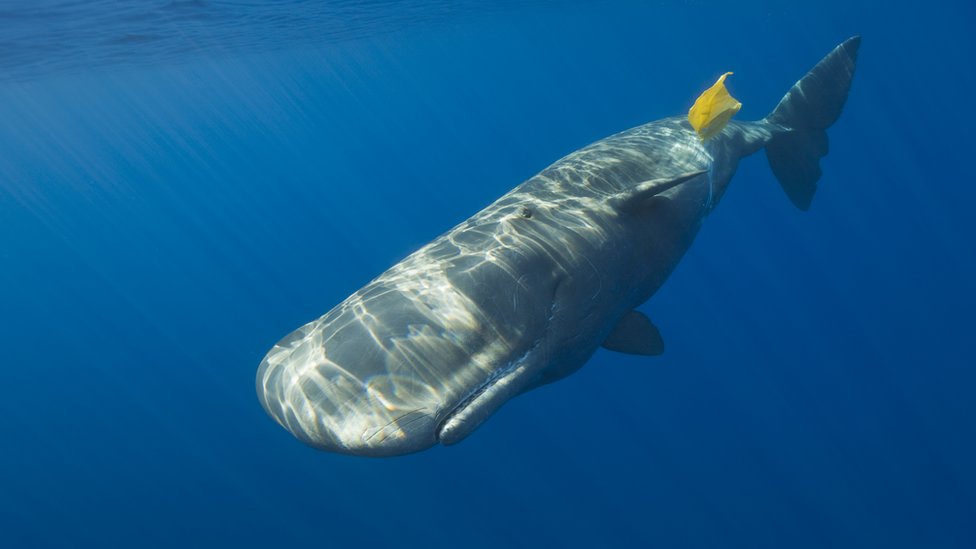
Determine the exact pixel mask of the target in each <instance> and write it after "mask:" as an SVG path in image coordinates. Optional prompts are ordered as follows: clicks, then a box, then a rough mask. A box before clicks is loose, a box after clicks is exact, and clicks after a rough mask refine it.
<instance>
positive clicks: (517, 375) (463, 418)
mask: <svg viewBox="0 0 976 549" xmlns="http://www.w3.org/2000/svg"><path fill="white" fill-rule="evenodd" d="M541 343H542V341H541V340H540V341H538V342H536V343H535V345H533V346H532V347H531V348H530V349H529V350H528V351H526V352H525V353H523V354H522V355H521V356H520V357H518V358H516V359H515V360H512V361H511V362H509V363H508V365H506V367H504V368H502V369H500V370H498V371H497V372H496V373H494V374H493V375H492V376H491V377H489V378H488V379H487V380H486V381H485V382H484V383H482V384H481V385H480V386H479V387H477V388H476V389H475V390H474V391H472V392H471V394H469V395H468V396H467V397H466V398H464V399H462V400H461V402H460V403H459V404H458V405H457V406H455V407H454V409H453V410H451V411H450V412H449V413H448V414H447V417H445V418H444V420H443V421H442V422H441V424H440V426H439V427H438V428H437V432H436V435H437V440H439V441H440V442H441V444H444V445H446V446H449V445H451V444H456V443H458V442H461V441H462V440H463V439H464V438H465V437H467V436H468V435H469V434H471V432H472V431H474V430H475V429H477V428H478V426H480V425H481V424H482V423H484V422H485V420H486V419H488V418H489V417H490V416H491V414H493V413H495V411H497V410H498V409H499V408H501V406H502V404H505V402H507V401H508V400H509V399H511V398H513V397H514V396H516V395H518V394H519V393H520V392H521V391H522V389H524V388H525V386H526V385H528V383H529V382H530V381H531V380H532V378H533V376H534V375H535V374H536V373H537V372H536V371H535V370H536V369H535V368H533V367H532V366H533V364H535V363H537V362H538V361H537V360H534V358H535V357H536V355H537V354H538V353H539V348H540V346H541Z"/></svg>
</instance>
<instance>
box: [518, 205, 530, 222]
mask: <svg viewBox="0 0 976 549" xmlns="http://www.w3.org/2000/svg"><path fill="white" fill-rule="evenodd" d="M518 214H519V216H521V217H524V218H526V219H529V218H530V217H532V210H530V209H528V208H526V207H525V206H522V207H520V208H519V209H518Z"/></svg>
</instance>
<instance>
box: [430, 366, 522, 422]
mask: <svg viewBox="0 0 976 549" xmlns="http://www.w3.org/2000/svg"><path fill="white" fill-rule="evenodd" d="M528 354H529V352H528V351H526V352H525V353H523V354H522V355H521V356H519V357H518V359H516V360H512V361H510V362H509V363H508V364H507V365H506V366H505V367H504V368H501V369H499V370H497V371H495V372H492V374H491V375H490V376H488V379H486V380H484V381H483V382H481V384H480V385H478V386H477V387H475V388H474V389H473V390H472V391H471V392H469V393H468V394H467V395H466V396H465V397H464V398H462V399H461V400H460V401H459V402H458V403H457V405H455V406H454V407H453V408H451V411H450V412H448V413H447V415H446V416H444V419H443V420H441V422H440V424H439V425H438V426H437V430H436V431H435V435H436V436H437V440H438V441H440V440H441V438H442V436H443V434H444V429H445V427H447V426H448V425H450V424H451V423H452V421H453V420H455V419H457V418H458V417H459V416H461V415H462V414H463V412H464V411H465V410H467V409H468V408H470V407H471V405H472V404H474V403H475V402H476V401H477V400H478V397H480V396H481V395H483V394H485V393H486V392H487V391H488V390H489V389H491V388H492V387H494V386H495V385H497V384H498V382H499V381H501V380H503V379H505V378H507V377H509V376H511V375H512V374H513V373H514V372H515V371H516V370H517V369H518V367H519V365H520V364H522V362H523V361H524V360H525V357H526V355H528Z"/></svg>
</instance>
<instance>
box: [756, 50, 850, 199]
mask: <svg viewBox="0 0 976 549" xmlns="http://www.w3.org/2000/svg"><path fill="white" fill-rule="evenodd" d="M860 45H861V37H860V36H854V37H852V38H848V39H847V40H845V41H844V42H843V43H841V44H840V45H839V46H837V47H836V48H834V51H832V52H830V53H829V54H827V56H826V57H824V58H823V59H821V60H820V62H819V63H817V65H816V66H815V67H813V69H811V70H810V72H808V73H807V74H806V76H804V77H803V78H801V79H800V80H799V81H798V82H797V83H796V84H794V85H793V87H792V88H790V91H788V92H786V95H785V96H783V99H782V100H781V101H780V102H779V105H776V108H775V109H773V112H772V113H770V115H769V116H767V117H766V122H768V123H770V124H774V125H776V126H779V127H780V128H781V129H782V130H785V131H781V132H777V133H776V134H775V135H774V137H773V138H772V140H771V141H770V142H769V143H768V144H767V145H766V157H767V158H768V159H769V165H770V167H771V168H772V169H773V174H775V175H776V179H778V180H779V183H780V185H782V187H783V190H784V191H786V195H787V196H789V198H790V200H791V201H792V202H793V204H794V205H796V207H797V208H799V209H801V210H807V209H809V208H810V202H811V201H812V200H813V194H814V193H815V192H816V191H817V180H818V179H820V174H821V170H820V159H821V158H822V157H823V156H824V155H826V154H827V131H826V130H827V128H828V127H830V125H831V124H833V123H834V122H836V121H837V118H838V117H839V116H840V113H841V110H843V108H844V102H845V101H847V92H848V90H850V88H851V79H852V78H853V77H854V65H855V62H856V61H857V49H858V46H860Z"/></svg>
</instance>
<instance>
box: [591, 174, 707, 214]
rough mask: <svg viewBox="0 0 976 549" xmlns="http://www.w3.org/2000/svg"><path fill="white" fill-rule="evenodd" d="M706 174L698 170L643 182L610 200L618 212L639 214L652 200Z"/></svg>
mask: <svg viewBox="0 0 976 549" xmlns="http://www.w3.org/2000/svg"><path fill="white" fill-rule="evenodd" d="M705 173H707V170H696V171H693V172H687V173H683V174H680V175H678V176H675V177H662V178H660V179H650V180H647V181H641V182H640V183H638V184H636V185H634V186H633V187H631V188H629V189H627V190H626V191H623V192H620V193H617V194H615V195H614V196H613V197H612V198H611V199H610V200H611V203H612V204H613V207H614V208H616V209H617V210H618V211H622V212H638V211H640V210H641V208H642V207H643V206H644V205H645V204H647V201H648V200H650V199H651V198H654V197H655V196H657V195H659V194H661V193H663V192H664V191H666V190H668V189H673V188H674V187H677V186H678V185H680V184H682V183H684V182H685V181H688V180H690V179H694V178H696V177H698V176H699V175H704V174H705Z"/></svg>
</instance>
